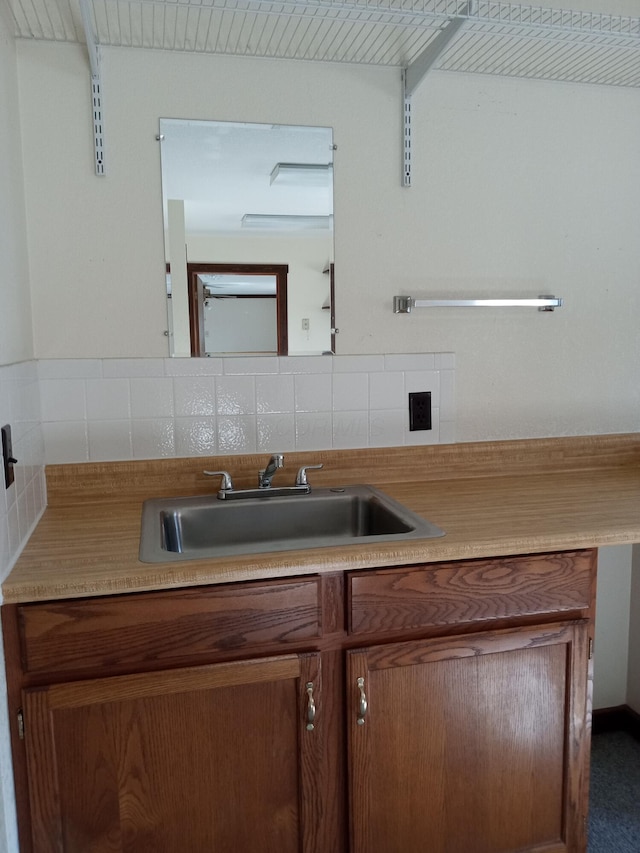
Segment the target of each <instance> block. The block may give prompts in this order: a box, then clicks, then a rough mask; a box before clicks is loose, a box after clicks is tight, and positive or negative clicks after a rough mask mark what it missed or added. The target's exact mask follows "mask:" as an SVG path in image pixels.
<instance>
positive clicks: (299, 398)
mask: <svg viewBox="0 0 640 853" xmlns="http://www.w3.org/2000/svg"><path fill="white" fill-rule="evenodd" d="M331 380H332V376H331V374H330V373H326V374H324V373H319V374H298V375H297V376H296V377H295V382H294V389H295V410H296V412H330V411H331V405H332V399H331V386H332V382H331Z"/></svg>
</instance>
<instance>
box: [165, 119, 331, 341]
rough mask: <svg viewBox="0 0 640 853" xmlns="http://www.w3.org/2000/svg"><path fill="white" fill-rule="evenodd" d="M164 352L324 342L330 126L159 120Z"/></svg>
mask: <svg viewBox="0 0 640 853" xmlns="http://www.w3.org/2000/svg"><path fill="white" fill-rule="evenodd" d="M160 139H161V160H162V196H163V198H162V201H163V211H164V235H165V263H166V270H167V281H166V289H167V305H168V316H169V352H170V355H172V356H212V355H248V354H250V355H261V354H264V355H274V354H279V355H300V354H305V355H307V354H318V353H326V352H333V351H334V326H335V319H334V298H333V297H334V265H333V153H334V150H333V132H332V130H331V128H327V127H296V126H291V125H272V124H250V123H246V122H224V121H192V120H183V119H161V120H160Z"/></svg>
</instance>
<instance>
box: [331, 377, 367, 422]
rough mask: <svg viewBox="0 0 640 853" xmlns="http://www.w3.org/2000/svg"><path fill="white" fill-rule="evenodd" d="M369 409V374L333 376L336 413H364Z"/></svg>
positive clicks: (334, 408)
mask: <svg viewBox="0 0 640 853" xmlns="http://www.w3.org/2000/svg"><path fill="white" fill-rule="evenodd" d="M368 408H369V374H368V373H337V374H334V376H333V410H334V412H336V411H337V412H348V411H362V410H364V409H368Z"/></svg>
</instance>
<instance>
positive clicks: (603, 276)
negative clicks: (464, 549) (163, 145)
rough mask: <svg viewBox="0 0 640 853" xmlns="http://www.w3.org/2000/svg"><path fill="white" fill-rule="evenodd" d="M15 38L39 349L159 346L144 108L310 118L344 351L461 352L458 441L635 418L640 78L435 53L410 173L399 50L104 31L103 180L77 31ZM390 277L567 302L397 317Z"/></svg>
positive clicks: (96, 352) (409, 288)
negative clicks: (292, 49)
mask: <svg viewBox="0 0 640 853" xmlns="http://www.w3.org/2000/svg"><path fill="white" fill-rule="evenodd" d="M18 54H19V73H20V86H21V92H22V99H23V101H22V105H23V109H22V130H23V139H24V152H25V171H26V195H27V212H28V228H29V240H30V246H31V263H32V273H33V275H32V287H33V294H34V322H35V330H36V335H35V337H36V348H37V355H38V356H39V357H42V358H54V357H109V356H135V355H154V356H160V355H163V354H164V352H165V346H166V341H165V338H164V336H163V331H164V330H165V329H166V317H165V306H164V298H163V295H162V282H163V268H162V264H163V246H162V216H161V204H160V158H159V150H158V143H157V142H156V140H155V134H156V132H157V130H158V119H159V117H160V116H172V117H190V118H216V119H229V120H230V119H233V120H240V121H242V120H251V121H270V122H284V123H296V124H297V123H300V124H304V123H314V124H323V125H327V126H332V127H333V128H334V139H335V142H336V144H337V146H338V150H337V152H336V159H335V229H336V290H337V298H336V302H337V325H338V326H339V327H340V335H339V336H338V351H339V352H341V353H371V352H381V351H385V352H412V351H417V352H423V351H425V350H429V351H434V350H437V351H454V352H456V354H457V357H458V367H459V368H460V386H459V399H460V403H461V405H460V407H459V433H458V434H459V437H460V439H462V440H472V439H493V438H510V437H519V436H539V435H562V434H573V433H598V432H612V431H631V430H635V429H638V426H639V425H640V384H639V383H638V381H637V378H636V358H635V357H636V355H637V352H638V348H639V346H640V327H638V324H637V323H636V322H635V317H636V316H637V314H638V310H639V308H640V288H638V286H637V285H638V279H639V278H640V245H639V244H638V240H637V234H636V221H637V199H638V197H640V160H639V159H638V157H637V150H636V140H637V139H638V137H639V136H640V92H638V91H632V90H624V89H616V88H613V87H598V86H580V85H568V84H559V83H547V82H540V81H516V80H509V79H496V78H486V77H481V76H469V75H456V74H444V73H434V74H432V75H431V76H429V77H428V78H427V79H426V81H425V82H424V83H423V85H422V87H421V88H420V89H419V90H418V93H417V94H416V96H415V98H414V106H413V115H414V157H413V162H414V186H413V187H412V188H411V189H405V188H403V187H401V185H400V151H401V125H400V116H401V109H400V108H401V90H400V76H399V72H398V70H397V69H386V68H369V67H360V66H357V67H353V66H341V65H336V64H329V63H327V64H324V65H321V64H314V63H305V64H303V63H292V62H286V61H268V60H252V59H246V58H235V57H211V56H203V55H184V54H178V53H171V52H160V51H157V52H156V51H135V50H127V49H116V48H112V49H108V48H106V49H104V50H103V57H104V58H103V86H104V104H105V106H104V121H105V134H106V146H107V147H106V151H107V172H108V176H107V177H106V178H102V179H100V178H96V177H94V175H93V166H92V145H91V133H90V132H91V122H90V104H89V76H88V69H87V63H86V59H85V57H84V54H83V51H82V49H81V48H79V47H74V46H69V45H59V44H56V45H49V44H41V43H39V44H34V43H31V42H25V43H21V44H20V45H19V46H18ZM274 93H277V94H274ZM43 126H44V127H47V129H48V132H47V147H46V152H47V156H46V157H45V156H43V148H42V137H41V133H40V130H41V128H42V127H43ZM62 209H64V210H65V215H64V216H61V215H60V211H61V210H62ZM403 292H404V293H413V294H418V295H420V294H425V293H430V292H433V293H445V294H454V293H455V294H458V293H470V294H494V293H501V294H502V293H510V294H514V295H518V294H527V295H531V294H533V295H536V294H538V293H545V292H552V293H556V294H558V295H560V296H563V297H565V299H566V307H564V308H562V309H560V310H558V311H556V312H555V313H553V314H540V313H538V312H537V311H535V310H534V311H531V310H530V309H529V310H523V309H511V310H510V311H507V310H504V309H502V310H500V309H485V310H471V311H470V310H468V309H467V310H464V309H457V310H456V309H439V310H437V311H433V312H431V313H429V312H427V311H422V312H419V311H418V312H415V313H414V314H413V315H411V316H402V315H398V316H394V315H393V314H392V311H391V304H392V297H393V295H394V294H395V293H403ZM105 318H106V321H105ZM70 323H72V324H73V334H65V333H64V330H65V328H68V327H69V324H70ZM609 328H615V329H616V334H615V336H611V335H609V334H607V332H606V331H605V330H608V329H609Z"/></svg>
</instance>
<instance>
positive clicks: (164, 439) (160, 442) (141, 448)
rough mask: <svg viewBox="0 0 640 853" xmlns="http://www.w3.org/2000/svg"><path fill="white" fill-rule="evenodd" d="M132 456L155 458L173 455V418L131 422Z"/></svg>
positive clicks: (135, 457)
mask: <svg viewBox="0 0 640 853" xmlns="http://www.w3.org/2000/svg"><path fill="white" fill-rule="evenodd" d="M132 440H133V458H134V459H155V458H157V457H167V456H175V427H174V422H173V418H151V419H149V420H144V419H141V420H135V421H133V422H132Z"/></svg>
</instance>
